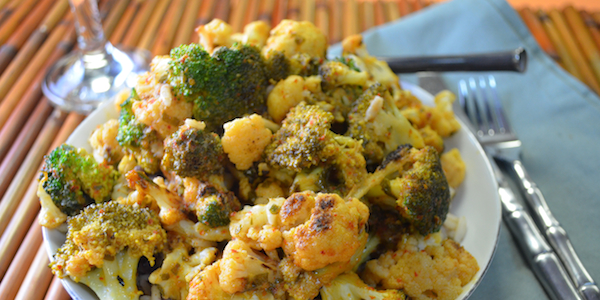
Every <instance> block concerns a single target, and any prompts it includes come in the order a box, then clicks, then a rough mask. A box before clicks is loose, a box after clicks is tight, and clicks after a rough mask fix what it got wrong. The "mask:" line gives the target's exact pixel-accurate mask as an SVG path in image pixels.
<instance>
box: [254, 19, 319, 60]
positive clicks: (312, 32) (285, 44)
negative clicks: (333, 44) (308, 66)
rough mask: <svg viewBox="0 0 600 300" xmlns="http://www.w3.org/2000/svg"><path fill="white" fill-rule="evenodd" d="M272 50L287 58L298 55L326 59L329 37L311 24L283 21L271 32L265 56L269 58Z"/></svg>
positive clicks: (265, 48)
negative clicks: (303, 54) (281, 53)
mask: <svg viewBox="0 0 600 300" xmlns="http://www.w3.org/2000/svg"><path fill="white" fill-rule="evenodd" d="M271 50H276V51H281V52H283V54H284V55H285V56H286V57H287V58H291V57H292V56H294V54H298V53H305V54H308V55H309V56H311V57H319V58H325V52H326V51H327V37H325V35H324V34H323V32H321V30H319V28H317V27H316V26H315V25H314V24H312V23H311V22H308V21H303V22H297V21H292V20H283V21H281V22H280V23H279V24H278V25H277V26H276V27H275V28H273V30H271V35H270V36H269V38H268V39H267V43H266V45H265V46H264V48H263V50H262V51H263V55H264V56H265V57H267V58H268V57H269V55H270V53H269V52H270V51H271Z"/></svg>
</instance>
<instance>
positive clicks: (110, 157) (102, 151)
mask: <svg viewBox="0 0 600 300" xmlns="http://www.w3.org/2000/svg"><path fill="white" fill-rule="evenodd" d="M118 132H119V121H117V120H116V119H110V120H108V121H107V122H106V123H104V124H102V125H100V126H98V128H96V130H94V132H92V135H91V136H90V138H89V142H90V145H91V146H92V148H93V149H94V152H93V153H94V158H95V159H96V161H97V162H99V163H104V162H105V163H107V164H109V165H114V164H115V163H117V162H118V161H120V160H121V158H123V150H122V149H121V146H120V145H119V143H118V142H117V134H118Z"/></svg>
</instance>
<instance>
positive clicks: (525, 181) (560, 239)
mask: <svg viewBox="0 0 600 300" xmlns="http://www.w3.org/2000/svg"><path fill="white" fill-rule="evenodd" d="M511 165H512V168H513V172H514V174H515V175H516V176H517V177H518V179H519V185H520V187H521V189H522V190H523V194H524V195H525V200H526V201H527V203H528V205H529V206H530V207H531V209H532V211H533V212H534V217H535V218H536V219H537V221H538V223H539V224H540V230H541V231H542V232H543V233H544V234H545V236H546V238H547V239H548V242H549V243H550V245H551V246H552V248H553V249H554V251H555V252H556V254H557V255H558V257H559V258H560V260H561V261H562V263H563V264H564V266H565V269H566V270H567V272H568V273H569V275H570V276H571V279H572V280H573V282H574V283H575V286H576V288H577V289H578V290H579V291H580V292H581V293H582V294H583V295H585V297H586V299H588V300H591V299H600V291H599V290H598V286H597V285H596V283H595V282H594V279H593V278H592V277H591V276H590V274H589V273H588V272H587V270H586V269H585V267H584V266H583V263H581V260H580V259H579V256H577V253H576V252H575V249H574V248H573V245H572V244H571V240H570V239H569V236H568V235H567V232H566V231H565V230H564V228H563V227H562V226H560V223H559V222H558V220H556V218H554V216H553V215H552V212H551V211H550V208H549V207H548V204H547V203H546V200H545V199H544V195H543V194H542V192H541V191H540V189H539V188H538V187H537V185H536V184H535V182H533V180H531V178H530V177H529V174H528V173H527V171H526V169H525V167H524V166H523V164H522V163H521V161H520V160H515V161H513V162H512V164H511Z"/></svg>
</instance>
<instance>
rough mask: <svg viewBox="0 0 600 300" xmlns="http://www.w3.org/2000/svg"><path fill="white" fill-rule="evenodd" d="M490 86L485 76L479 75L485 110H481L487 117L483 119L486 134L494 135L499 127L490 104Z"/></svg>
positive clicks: (484, 116)
mask: <svg viewBox="0 0 600 300" xmlns="http://www.w3.org/2000/svg"><path fill="white" fill-rule="evenodd" d="M488 87H489V85H488V84H487V82H486V79H485V78H484V77H483V76H479V88H480V89H481V98H482V100H483V104H482V106H483V112H481V111H480V114H481V115H482V116H483V118H485V120H484V121H483V124H484V134H488V135H494V134H495V133H496V128H497V127H496V122H495V117H494V116H493V112H492V108H491V105H490V95H489V94H490V93H489V88H488Z"/></svg>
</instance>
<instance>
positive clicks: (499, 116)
mask: <svg viewBox="0 0 600 300" xmlns="http://www.w3.org/2000/svg"><path fill="white" fill-rule="evenodd" d="M488 82H489V88H490V94H491V96H492V99H493V101H494V103H493V106H494V110H493V115H494V117H495V121H496V124H497V126H498V132H499V133H500V134H502V133H508V132H511V129H510V126H509V125H508V122H507V121H506V117H505V113H504V110H503V109H502V103H500V97H499V96H498V90H497V89H496V78H494V76H492V75H489V76H488Z"/></svg>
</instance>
